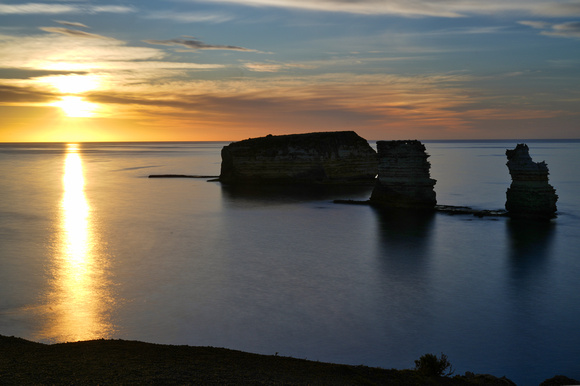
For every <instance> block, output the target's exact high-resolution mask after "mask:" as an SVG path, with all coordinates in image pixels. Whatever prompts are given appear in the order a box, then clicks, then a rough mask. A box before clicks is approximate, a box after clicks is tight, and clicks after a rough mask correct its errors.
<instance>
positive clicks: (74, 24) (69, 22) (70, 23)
mask: <svg viewBox="0 0 580 386" xmlns="http://www.w3.org/2000/svg"><path fill="white" fill-rule="evenodd" d="M54 22H55V23H58V24H61V25H66V26H68V27H78V28H90V27H89V26H87V25H85V24H83V23H77V22H74V21H65V20H55V21H54Z"/></svg>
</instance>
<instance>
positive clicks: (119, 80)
mask: <svg viewBox="0 0 580 386" xmlns="http://www.w3.org/2000/svg"><path fill="white" fill-rule="evenodd" d="M579 90H580V1H579V0H573V1H540V0H537V1H534V0H526V1H495V0H491V1H486V2H481V1H474V0H440V1H424V0H417V1H413V2H409V1H386V0H322V1H306V0H224V1H220V0H217V1H216V0H213V1H198V0H157V1H139V2H137V1H66V0H62V1H36V2H24V1H0V141H30V140H43V141H44V140H59V141H78V140H237V139H243V138H248V137H255V136H261V135H267V134H285V133H298V132H308V131H329V130H355V131H357V132H358V133H359V134H360V135H362V136H363V137H365V138H367V139H409V138H410V139H415V138H417V139H454V138H456V139H466V138H473V139H488V138H510V139H520V138H521V139H526V138H579V137H580V113H579V111H580V108H579V106H580V91H579Z"/></svg>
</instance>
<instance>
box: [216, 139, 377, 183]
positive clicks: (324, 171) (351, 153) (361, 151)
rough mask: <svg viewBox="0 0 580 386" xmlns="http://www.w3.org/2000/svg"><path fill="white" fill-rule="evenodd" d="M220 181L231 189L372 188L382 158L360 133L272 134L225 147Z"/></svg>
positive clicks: (222, 154) (222, 153)
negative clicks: (255, 186) (289, 185)
mask: <svg viewBox="0 0 580 386" xmlns="http://www.w3.org/2000/svg"><path fill="white" fill-rule="evenodd" d="M221 156H222V165H221V173H220V177H219V180H220V181H221V182H224V183H229V184H262V183H268V184H271V183H274V184H276V183H281V184H287V183H306V184H312V183H330V184H357V183H367V184H371V183H372V182H373V181H374V178H375V176H376V174H377V155H376V152H375V150H374V149H373V148H372V147H371V146H370V145H369V144H368V142H367V141H366V140H365V139H364V138H362V137H360V136H359V135H358V134H356V133H355V132H354V131H336V132H321V133H307V134H290V135H276V136H274V135H268V136H266V137H260V138H252V139H246V140H243V141H239V142H234V143H231V144H229V145H228V146H224V148H223V149H222V152H221Z"/></svg>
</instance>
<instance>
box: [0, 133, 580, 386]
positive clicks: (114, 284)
mask: <svg viewBox="0 0 580 386" xmlns="http://www.w3.org/2000/svg"><path fill="white" fill-rule="evenodd" d="M527 143H528V145H529V146H530V153H531V156H532V158H533V159H534V161H542V160H545V161H546V162H547V163H548V166H549V168H550V171H551V174H550V183H551V184H552V185H553V186H554V187H555V188H556V190H557V193H558V195H559V197H560V198H559V201H558V209H559V213H558V214H559V215H558V218H557V219H555V220H553V221H552V222H550V223H548V224H542V223H539V224H537V223H533V222H517V221H512V220H509V219H506V218H483V219H480V218H475V217H472V216H448V215H445V214H434V215H432V216H427V217H417V216H414V215H412V214H410V213H404V212H401V213H389V212H383V211H379V210H376V209H373V208H370V207H365V206H349V205H338V204H333V203H332V200H333V199H336V198H342V199H367V198H368V197H369V196H370V188H362V189H360V188H358V189H336V190H328V189H314V188H311V189H307V190H298V189H291V188H282V189H276V188H270V189H260V190H255V189H228V188H227V187H223V186H221V185H220V184H219V183H217V182H207V181H206V180H205V179H149V178H147V176H148V175H149V174H164V173H174V174H200V175H218V174H219V169H220V162H221V160H220V149H221V147H222V146H223V145H224V143H98V144H77V145H73V144H0V197H1V200H0V294H1V295H0V334H2V335H15V336H19V337H23V338H26V339H30V340H34V341H41V342H65V341H76V340H86V339H95V338H120V339H130V340H142V341H147V342H155V343H164V344H187V345H200V346H217V347H227V348H232V349H239V350H244V351H249V352H256V353H262V354H275V353H278V354H279V355H284V356H293V357H297V358H307V359H311V360H320V361H328V362H338V363H348V364H355V365H358V364H365V365H371V366H380V367H385V368H399V369H403V368H412V367H413V366H414V363H413V361H414V360H415V359H417V358H419V357H420V356H421V355H423V354H425V353H435V354H440V353H441V352H443V353H445V354H447V356H448V357H449V360H450V361H451V363H452V364H453V365H454V367H455V369H456V370H457V373H461V374H462V373H463V372H465V371H473V372H476V373H492V374H494V375H497V376H503V375H505V376H507V377H508V378H510V379H512V380H514V381H515V382H517V383H518V384H519V385H534V384H539V383H540V382H541V381H543V380H544V379H546V378H550V377H552V376H554V375H556V374H565V375H567V376H570V377H573V378H577V379H580V330H579V328H578V323H579V320H580V253H579V252H578V251H580V237H579V236H580V231H579V229H580V142H579V141H528V142H527ZM515 145H516V142H514V141H511V142H510V141H484V142H466V141H463V142H426V146H427V150H428V153H429V154H430V155H431V158H430V161H431V164H432V167H431V174H432V177H433V178H435V179H437V184H436V185H435V189H436V192H437V199H438V203H440V204H448V205H469V206H472V207H475V208H481V209H500V208H503V206H504V202H505V191H506V189H507V188H508V186H509V184H510V177H509V173H508V170H507V167H506V166H505V163H506V158H505V150H506V149H508V148H514V147H515Z"/></svg>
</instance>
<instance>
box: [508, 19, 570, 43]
mask: <svg viewBox="0 0 580 386" xmlns="http://www.w3.org/2000/svg"><path fill="white" fill-rule="evenodd" d="M519 24H522V25H526V26H528V27H532V28H535V29H540V30H542V31H541V32H540V34H541V35H545V36H555V37H562V38H575V39H580V22H579V21H572V22H566V23H557V24H556V23H548V22H545V21H520V22H519Z"/></svg>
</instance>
